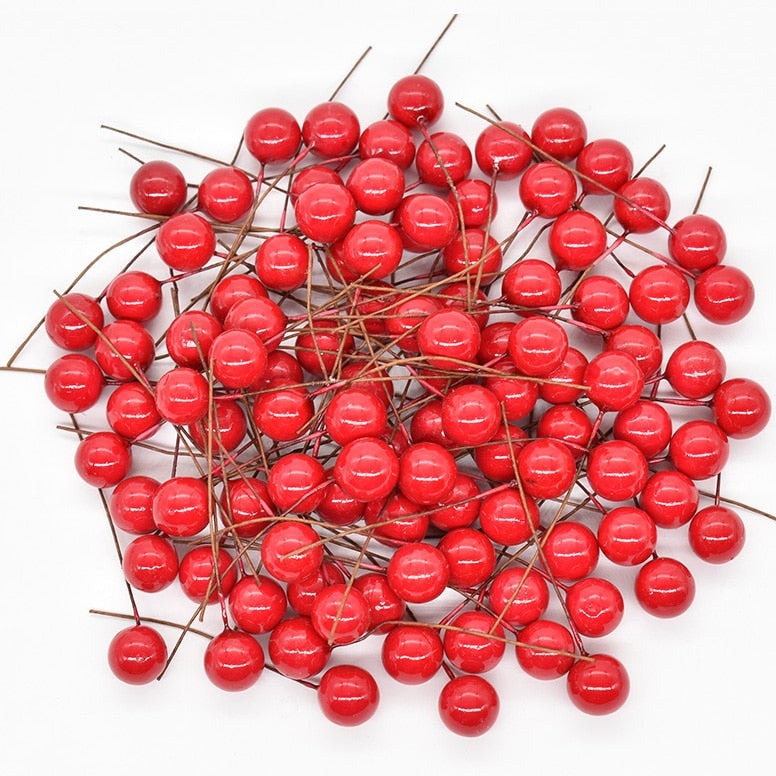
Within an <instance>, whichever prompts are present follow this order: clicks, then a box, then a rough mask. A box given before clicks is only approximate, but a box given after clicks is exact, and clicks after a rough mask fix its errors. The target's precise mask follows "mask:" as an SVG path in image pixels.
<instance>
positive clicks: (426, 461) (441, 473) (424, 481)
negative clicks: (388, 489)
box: [398, 442, 458, 505]
mask: <svg viewBox="0 0 776 776" xmlns="http://www.w3.org/2000/svg"><path fill="white" fill-rule="evenodd" d="M457 474H458V469H457V467H456V463H455V459H454V458H453V456H452V455H451V454H450V453H449V452H448V451H447V450H445V448H444V447H442V446H441V445H437V444H434V443H433V442H418V443H416V444H413V445H410V447H408V448H407V450H406V451H405V452H404V454H403V455H402V456H401V459H400V461H399V479H398V486H399V490H400V491H401V492H402V493H403V494H404V495H405V496H406V497H407V498H411V499H412V500H413V501H415V502H416V503H418V504H422V505H428V504H439V503H441V502H442V500H443V499H444V498H445V497H446V496H447V495H448V494H449V493H450V491H451V490H452V488H453V485H454V484H455V479H456V476H457Z"/></svg>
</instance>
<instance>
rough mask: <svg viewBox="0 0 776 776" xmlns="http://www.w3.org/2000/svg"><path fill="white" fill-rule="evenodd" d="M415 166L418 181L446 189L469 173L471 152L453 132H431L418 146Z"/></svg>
mask: <svg viewBox="0 0 776 776" xmlns="http://www.w3.org/2000/svg"><path fill="white" fill-rule="evenodd" d="M415 166H416V167H417V170H418V175H419V177H420V180H421V181H423V182H424V183H428V184H429V185H430V186H436V187H438V188H443V189H447V188H449V187H450V186H454V185H455V184H456V183H459V182H460V181H462V180H463V179H464V178H465V177H466V176H467V175H468V174H469V173H470V172H471V169H472V152H471V151H470V150H469V147H468V146H467V145H466V142H465V141H464V140H463V138H461V137H459V136H458V135H456V134H454V133H453V132H435V133H434V134H433V135H431V136H430V137H428V138H426V139H425V140H424V141H423V142H422V143H421V144H420V146H418V153H417V155H416V156H415Z"/></svg>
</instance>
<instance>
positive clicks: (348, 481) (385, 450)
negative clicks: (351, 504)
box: [334, 437, 399, 501]
mask: <svg viewBox="0 0 776 776" xmlns="http://www.w3.org/2000/svg"><path fill="white" fill-rule="evenodd" d="M334 479H335V480H336V481H337V483H338V484H339V485H340V487H341V488H342V489H343V490H344V491H345V492H346V493H349V494H350V495H351V496H353V497H354V498H356V499H358V500H359V501H374V500H375V499H381V498H385V497H386V496H388V495H389V494H390V493H391V491H392V490H393V489H394V487H395V486H396V484H397V483H398V481H399V459H398V457H397V456H396V453H395V452H394V450H393V448H392V447H391V446H390V445H388V444H386V443H385V442H383V440H382V439H376V438H373V437H363V438H361V439H354V440H353V441H351V442H348V443H347V444H346V445H345V446H344V447H343V448H342V451H341V452H340V454H339V456H338V457H337V462H336V463H335V464H334Z"/></svg>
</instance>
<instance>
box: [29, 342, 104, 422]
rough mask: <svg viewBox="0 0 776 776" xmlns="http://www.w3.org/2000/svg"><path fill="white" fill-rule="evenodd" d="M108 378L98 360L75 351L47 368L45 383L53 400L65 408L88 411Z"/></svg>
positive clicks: (74, 411) (67, 410) (58, 405)
mask: <svg viewBox="0 0 776 776" xmlns="http://www.w3.org/2000/svg"><path fill="white" fill-rule="evenodd" d="M103 385H104V380H103V377H102V372H101V371H100V368H99V367H98V366H97V364H96V363H95V362H94V361H93V360H92V359H91V358H88V357H87V356H82V355H80V354H76V353H71V354H68V355H66V356H62V357H61V358H58V359H57V360H56V361H54V362H53V363H52V364H51V366H50V367H49V368H48V369H47V370H46V376H45V378H44V387H45V390H46V396H48V398H49V401H50V402H51V403H52V404H53V405H54V406H55V407H56V408H57V409H59V410H62V411H63V412H73V413H77V412H84V411H85V410H88V409H89V408H90V407H93V406H94V405H95V404H96V403H97V400H98V399H99V398H100V394H101V393H102V388H103Z"/></svg>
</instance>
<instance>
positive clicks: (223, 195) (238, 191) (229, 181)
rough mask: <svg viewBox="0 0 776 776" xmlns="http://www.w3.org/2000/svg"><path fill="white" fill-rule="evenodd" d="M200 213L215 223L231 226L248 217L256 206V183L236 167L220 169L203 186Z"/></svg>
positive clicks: (208, 177)
mask: <svg viewBox="0 0 776 776" xmlns="http://www.w3.org/2000/svg"><path fill="white" fill-rule="evenodd" d="M197 198H198V204H199V208H200V210H202V211H203V212H204V213H206V214H207V215H209V216H210V217H211V218H212V219H213V220H214V221H218V222H220V223H223V224H230V223H233V222H234V221H239V220H240V219H242V218H244V217H245V216H246V215H248V213H249V211H250V210H251V207H252V205H253V199H254V196H253V184H252V183H251V180H250V178H249V177H248V176H247V175H246V174H245V173H244V172H243V171H242V170H238V169H237V168H236V167H217V168H216V169H215V170H211V171H210V172H209V173H208V174H207V175H206V176H205V177H204V178H203V179H202V182H201V183H200V184H199V191H198V194H197Z"/></svg>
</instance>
